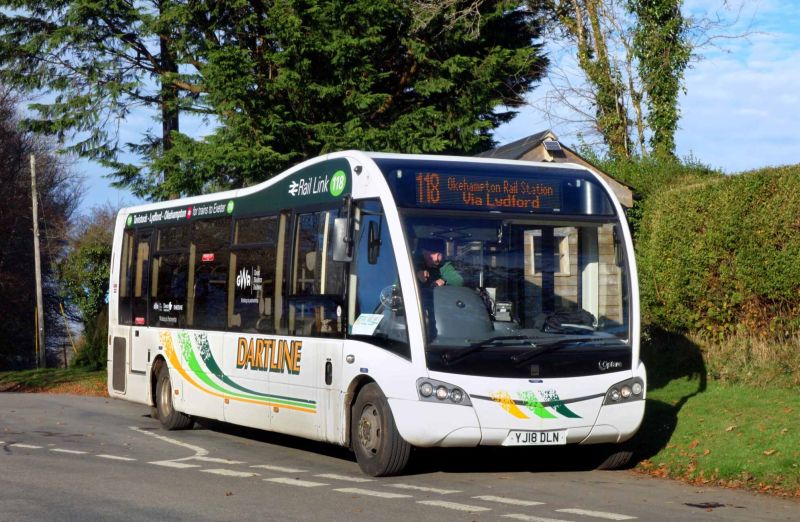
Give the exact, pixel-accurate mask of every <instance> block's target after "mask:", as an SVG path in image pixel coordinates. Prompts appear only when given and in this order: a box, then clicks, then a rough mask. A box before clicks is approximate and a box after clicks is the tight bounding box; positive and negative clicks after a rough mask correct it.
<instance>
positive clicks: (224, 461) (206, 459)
mask: <svg viewBox="0 0 800 522" xmlns="http://www.w3.org/2000/svg"><path fill="white" fill-rule="evenodd" d="M191 459H192V460H200V461H202V462H214V463H216V464H246V462H244V461H242V460H228V459H218V458H215V457H191Z"/></svg>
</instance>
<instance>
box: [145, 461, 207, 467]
mask: <svg viewBox="0 0 800 522" xmlns="http://www.w3.org/2000/svg"><path fill="white" fill-rule="evenodd" d="M148 464H155V465H156V466H164V467H165V468H177V469H186V468H199V467H200V464H186V463H185V462H175V461H174V460H154V461H153V462H148Z"/></svg>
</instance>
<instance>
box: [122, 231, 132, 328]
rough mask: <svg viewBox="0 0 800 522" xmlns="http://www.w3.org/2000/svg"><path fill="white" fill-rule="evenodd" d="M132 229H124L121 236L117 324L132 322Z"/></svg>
mask: <svg viewBox="0 0 800 522" xmlns="http://www.w3.org/2000/svg"><path fill="white" fill-rule="evenodd" d="M134 237H135V234H134V231H133V230H126V231H125V234H124V235H123V236H122V255H121V256H120V269H119V303H118V305H119V308H118V318H119V324H127V325H129V324H132V322H133V316H132V310H131V275H132V273H131V272H132V269H133V253H134V252H135V248H134Z"/></svg>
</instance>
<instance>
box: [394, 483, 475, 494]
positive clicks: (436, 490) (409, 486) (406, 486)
mask: <svg viewBox="0 0 800 522" xmlns="http://www.w3.org/2000/svg"><path fill="white" fill-rule="evenodd" d="M387 486H390V487H393V488H398V489H413V490H415V491H425V492H427V493H438V494H440V495H449V494H450V493H461V491H459V490H457V489H439V488H428V487H425V486H415V485H414V484H387Z"/></svg>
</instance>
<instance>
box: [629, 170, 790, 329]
mask: <svg viewBox="0 0 800 522" xmlns="http://www.w3.org/2000/svg"><path fill="white" fill-rule="evenodd" d="M637 259H638V263H639V268H640V281H641V290H642V302H643V313H644V316H645V321H646V322H648V323H650V324H653V325H656V326H659V327H661V328H664V329H666V330H670V331H694V332H702V333H704V334H705V335H711V336H712V337H714V338H717V339H721V338H726V337H728V336H730V335H732V334H733V333H735V332H739V333H743V332H744V333H750V334H754V335H757V336H761V337H764V338H772V339H787V338H789V337H791V336H792V335H794V334H795V333H796V332H798V331H800V291H798V289H800V165H798V166H794V167H782V168H770V169H764V170H761V171H755V172H749V173H745V174H740V175H737V176H732V177H726V178H717V177H712V178H708V179H706V180H704V181H701V182H699V183H694V184H689V185H686V186H682V187H680V188H673V189H671V190H667V191H662V192H659V193H654V194H652V195H651V196H650V197H649V198H647V200H646V202H645V203H644V210H643V217H642V222H641V229H640V233H639V236H638V241H637Z"/></svg>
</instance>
